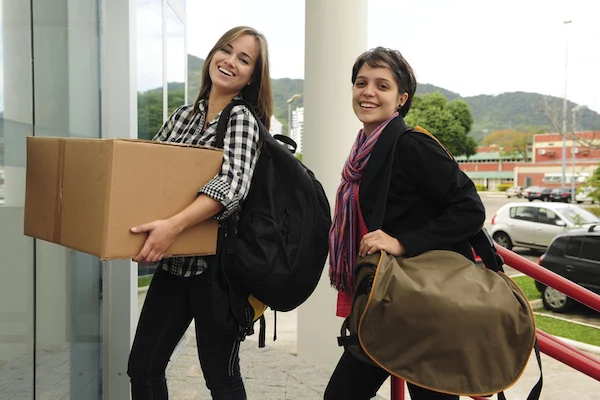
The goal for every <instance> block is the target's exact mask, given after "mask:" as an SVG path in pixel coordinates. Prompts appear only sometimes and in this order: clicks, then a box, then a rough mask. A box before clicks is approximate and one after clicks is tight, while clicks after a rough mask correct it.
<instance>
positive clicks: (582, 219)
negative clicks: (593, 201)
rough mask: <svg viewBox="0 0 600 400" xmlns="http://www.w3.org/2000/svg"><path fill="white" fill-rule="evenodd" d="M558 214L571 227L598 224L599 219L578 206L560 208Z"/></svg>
mask: <svg viewBox="0 0 600 400" xmlns="http://www.w3.org/2000/svg"><path fill="white" fill-rule="evenodd" d="M560 213H561V214H562V215H563V216H564V217H565V218H566V219H568V220H569V221H570V222H571V223H572V224H573V225H584V224H592V223H599V222H600V218H598V217H596V216H595V215H594V214H592V213H591V212H589V211H587V210H584V209H583V208H581V207H578V206H571V207H567V208H562V209H561V210H560Z"/></svg>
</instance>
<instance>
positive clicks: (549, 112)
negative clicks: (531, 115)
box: [543, 96, 600, 149]
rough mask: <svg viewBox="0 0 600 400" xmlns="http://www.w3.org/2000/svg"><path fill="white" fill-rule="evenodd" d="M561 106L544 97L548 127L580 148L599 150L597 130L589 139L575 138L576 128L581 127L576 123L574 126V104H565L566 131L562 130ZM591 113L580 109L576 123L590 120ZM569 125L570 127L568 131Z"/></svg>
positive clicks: (555, 101) (560, 103) (554, 100)
mask: <svg viewBox="0 0 600 400" xmlns="http://www.w3.org/2000/svg"><path fill="white" fill-rule="evenodd" d="M563 107H564V106H563V104H562V102H559V101H558V100H557V99H556V98H551V97H549V96H545V97H544V104H543V109H544V113H545V114H546V117H548V120H549V121H550V125H552V128H554V130H555V131H556V132H557V133H558V134H560V135H561V136H565V137H566V139H567V140H573V141H575V142H577V143H578V144H579V145H580V146H583V147H588V148H592V149H600V142H599V140H598V139H600V135H599V133H598V131H597V129H594V133H593V134H592V136H591V137H587V138H583V137H580V136H577V135H576V134H575V131H576V130H577V128H578V127H581V124H580V123H577V127H576V126H575V123H576V122H575V121H574V119H575V113H574V111H573V109H574V108H575V107H576V104H575V103H571V102H570V101H569V102H567V115H566V123H565V124H564V125H565V126H566V129H564V127H563V113H564V111H563ZM592 116H593V115H592V113H591V112H590V110H589V109H586V108H584V109H582V110H581V117H580V118H577V120H578V121H581V120H584V119H591V118H592ZM569 118H570V119H571V121H569ZM569 125H570V128H571V129H570V130H569Z"/></svg>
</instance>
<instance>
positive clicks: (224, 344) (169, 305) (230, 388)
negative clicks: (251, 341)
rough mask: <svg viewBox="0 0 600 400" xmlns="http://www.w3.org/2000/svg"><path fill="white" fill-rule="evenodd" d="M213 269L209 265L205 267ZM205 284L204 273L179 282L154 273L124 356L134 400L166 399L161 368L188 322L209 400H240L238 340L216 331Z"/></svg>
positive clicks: (208, 281)
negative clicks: (128, 348)
mask: <svg viewBox="0 0 600 400" xmlns="http://www.w3.org/2000/svg"><path fill="white" fill-rule="evenodd" d="M214 267H216V265H214V264H213V265H210V266H209V268H214ZM211 285H212V282H211V278H210V274H209V273H208V270H207V271H205V272H204V273H203V274H201V275H197V276H193V277H190V278H182V277H178V276H175V275H172V274H171V273H169V272H166V271H163V270H161V269H157V271H156V273H155V274H154V278H153V279H152V283H151V284H150V288H149V290H148V293H147V295H146V300H145V302H144V307H143V308H142V313H141V315H140V320H139V322H138V326H137V331H136V333H135V339H134V341H133V346H132V349H131V353H130V355H129V365H128V368H127V374H128V375H129V377H130V378H131V394H132V398H133V399H134V400H145V399H152V400H163V399H167V398H168V391H167V379H166V377H165V369H166V367H167V363H168V362H169V358H170V357H171V354H172V353H173V350H174V349H175V346H176V345H177V343H178V342H179V340H180V339H181V337H182V336H183V334H184V333H185V331H186V329H187V328H188V326H189V324H190V322H191V321H192V319H194V322H195V325H196V344H197V346H198V358H199V359H200V366H201V367H202V371H203V373H204V378H205V380H206V386H207V387H208V389H210V391H211V394H212V397H213V399H218V400H245V399H246V391H245V389H244V384H243V382H242V377H241V374H240V365H239V357H238V354H239V343H240V342H239V340H238V335H237V332H224V331H223V330H222V329H219V328H218V327H217V325H218V324H217V323H215V315H214V314H213V302H214V300H213V296H211ZM217 318H218V316H217Z"/></svg>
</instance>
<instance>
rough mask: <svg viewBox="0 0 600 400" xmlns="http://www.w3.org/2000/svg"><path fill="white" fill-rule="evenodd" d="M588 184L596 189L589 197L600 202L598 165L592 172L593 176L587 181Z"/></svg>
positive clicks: (599, 168) (599, 166) (599, 167)
mask: <svg viewBox="0 0 600 400" xmlns="http://www.w3.org/2000/svg"><path fill="white" fill-rule="evenodd" d="M588 184H589V185H590V186H591V187H593V188H596V190H594V191H593V192H592V193H590V196H591V197H592V198H593V199H595V200H596V201H599V202H600V164H598V168H596V169H595V170H594V174H593V175H592V176H590V178H589V179H588Z"/></svg>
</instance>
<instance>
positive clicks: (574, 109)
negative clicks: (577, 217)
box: [571, 104, 587, 203]
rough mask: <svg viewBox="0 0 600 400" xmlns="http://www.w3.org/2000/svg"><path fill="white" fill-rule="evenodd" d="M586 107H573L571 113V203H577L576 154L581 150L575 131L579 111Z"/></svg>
mask: <svg viewBox="0 0 600 400" xmlns="http://www.w3.org/2000/svg"><path fill="white" fill-rule="evenodd" d="M586 108H587V106H585V105H583V104H582V105H578V106H577V107H573V108H572V109H571V113H572V115H573V118H572V120H573V144H572V145H571V155H572V157H573V160H572V163H573V174H572V175H573V176H571V203H575V155H576V154H577V153H578V152H579V151H578V149H577V147H575V135H576V134H575V132H576V131H577V113H578V112H579V111H583V110H585V109H586Z"/></svg>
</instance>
